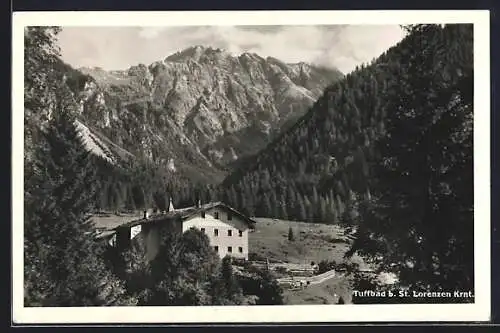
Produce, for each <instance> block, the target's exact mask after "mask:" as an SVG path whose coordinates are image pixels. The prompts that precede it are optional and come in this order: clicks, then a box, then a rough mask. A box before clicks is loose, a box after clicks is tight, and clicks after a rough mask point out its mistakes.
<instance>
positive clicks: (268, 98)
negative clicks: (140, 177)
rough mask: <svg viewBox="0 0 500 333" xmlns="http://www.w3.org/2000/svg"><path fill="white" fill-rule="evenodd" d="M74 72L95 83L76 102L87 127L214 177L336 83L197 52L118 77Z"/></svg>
mask: <svg viewBox="0 0 500 333" xmlns="http://www.w3.org/2000/svg"><path fill="white" fill-rule="evenodd" d="M81 71H82V72H83V73H84V74H86V75H89V76H91V77H92V78H93V79H94V81H95V83H96V87H94V86H93V87H92V89H90V90H92V91H91V92H90V91H89V89H87V90H86V91H85V93H84V94H82V95H81V97H80V105H81V110H82V112H81V117H83V120H84V121H85V123H86V124H89V126H91V127H92V128H97V129H98V130H99V131H101V132H103V133H104V134H105V135H106V136H108V137H109V138H110V140H112V141H114V142H117V143H118V144H119V145H123V146H124V148H125V149H127V150H129V151H131V152H134V151H140V152H147V154H146V155H147V156H149V157H150V158H152V159H154V160H159V161H165V163H171V162H169V161H170V160H172V161H173V162H172V163H175V165H176V167H177V168H178V169H179V170H181V169H182V168H181V167H180V166H182V165H183V164H182V163H180V162H179V160H183V161H184V163H185V164H184V165H186V164H190V163H191V164H192V163H196V164H198V165H201V168H209V169H214V168H215V169H217V170H219V171H220V170H224V169H226V168H227V167H228V164H231V163H234V161H235V160H237V159H238V158H240V157H242V156H246V155H249V154H254V153H256V152H257V151H258V150H260V149H262V148H264V147H265V145H267V143H269V142H270V140H271V139H272V138H273V137H274V136H275V135H277V134H278V133H279V132H280V131H281V130H282V129H284V128H286V127H288V126H290V125H291V124H293V123H294V122H295V121H296V120H297V119H298V118H300V117H301V116H302V115H303V114H304V113H305V112H306V111H307V109H308V108H309V107H310V106H311V105H312V104H313V103H314V101H315V100H316V99H317V98H318V97H319V96H320V95H321V94H322V93H323V90H324V89H325V88H326V87H327V86H328V85H330V84H332V83H334V82H335V81H337V80H339V79H340V78H341V77H342V76H343V75H342V73H340V72H339V71H338V70H336V69H325V68H318V67H315V66H312V65H307V64H306V63H298V64H286V63H285V62H283V61H281V60H279V59H276V58H272V57H267V58H264V57H261V56H259V55H257V54H255V53H248V52H247V53H243V54H241V55H239V56H236V55H232V54H230V53H229V52H228V51H226V50H223V49H219V48H213V47H210V46H202V45H196V46H192V47H189V48H186V49H184V50H181V51H179V52H176V53H174V54H172V55H170V56H168V57H166V58H165V59H164V60H160V61H157V62H154V63H152V64H149V65H146V64H138V65H135V66H131V67H130V68H128V69H127V70H123V71H105V70H103V69H96V68H84V69H82V70H81ZM171 140H174V141H175V142H171ZM178 162H179V163H178Z"/></svg>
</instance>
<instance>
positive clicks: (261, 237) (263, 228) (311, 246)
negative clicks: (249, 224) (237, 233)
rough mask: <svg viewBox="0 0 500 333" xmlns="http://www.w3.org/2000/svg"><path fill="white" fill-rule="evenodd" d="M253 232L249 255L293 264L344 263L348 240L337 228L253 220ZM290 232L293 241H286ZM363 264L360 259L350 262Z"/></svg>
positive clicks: (312, 224) (263, 219) (292, 222)
mask: <svg viewBox="0 0 500 333" xmlns="http://www.w3.org/2000/svg"><path fill="white" fill-rule="evenodd" d="M255 220H256V221H257V225H256V229H255V231H254V232H252V233H250V235H249V239H248V241H249V248H250V252H253V253H256V254H257V255H259V256H262V257H267V258H268V259H269V260H270V261H285V262H289V263H296V264H308V263H310V262H313V261H314V262H315V263H318V262H320V261H322V260H327V261H335V262H337V263H341V262H344V261H345V259H344V254H345V253H346V251H347V250H348V249H349V246H350V242H351V239H350V238H349V237H348V236H346V235H344V229H343V228H342V227H340V226H338V225H328V224H319V223H307V222H296V221H287V220H277V219H269V218H256V219H255ZM290 227H291V228H292V231H293V234H294V240H293V241H289V240H288V230H289V228H290ZM351 260H352V261H356V262H358V263H360V264H362V260H360V258H359V257H356V256H355V257H354V258H353V259H351Z"/></svg>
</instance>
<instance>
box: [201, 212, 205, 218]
mask: <svg viewBox="0 0 500 333" xmlns="http://www.w3.org/2000/svg"><path fill="white" fill-rule="evenodd" d="M201 218H202V219H204V218H205V211H204V210H202V211H201Z"/></svg>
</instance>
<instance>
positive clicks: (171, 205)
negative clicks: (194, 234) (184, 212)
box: [168, 198, 175, 212]
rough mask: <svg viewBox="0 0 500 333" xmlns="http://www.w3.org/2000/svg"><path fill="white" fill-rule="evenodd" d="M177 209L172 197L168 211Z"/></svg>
mask: <svg viewBox="0 0 500 333" xmlns="http://www.w3.org/2000/svg"><path fill="white" fill-rule="evenodd" d="M174 210H175V208H174V204H173V203H172V198H170V204H169V205H168V211H169V212H173V211H174Z"/></svg>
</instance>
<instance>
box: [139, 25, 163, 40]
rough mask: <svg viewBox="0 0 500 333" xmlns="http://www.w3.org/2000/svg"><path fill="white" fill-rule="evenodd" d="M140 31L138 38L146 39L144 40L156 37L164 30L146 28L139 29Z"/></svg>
mask: <svg viewBox="0 0 500 333" xmlns="http://www.w3.org/2000/svg"><path fill="white" fill-rule="evenodd" d="M140 29H141V30H140V31H139V36H140V37H143V38H146V39H152V38H155V37H157V36H158V35H159V34H160V33H161V32H162V31H163V30H164V29H165V28H163V27H148V28H140Z"/></svg>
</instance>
